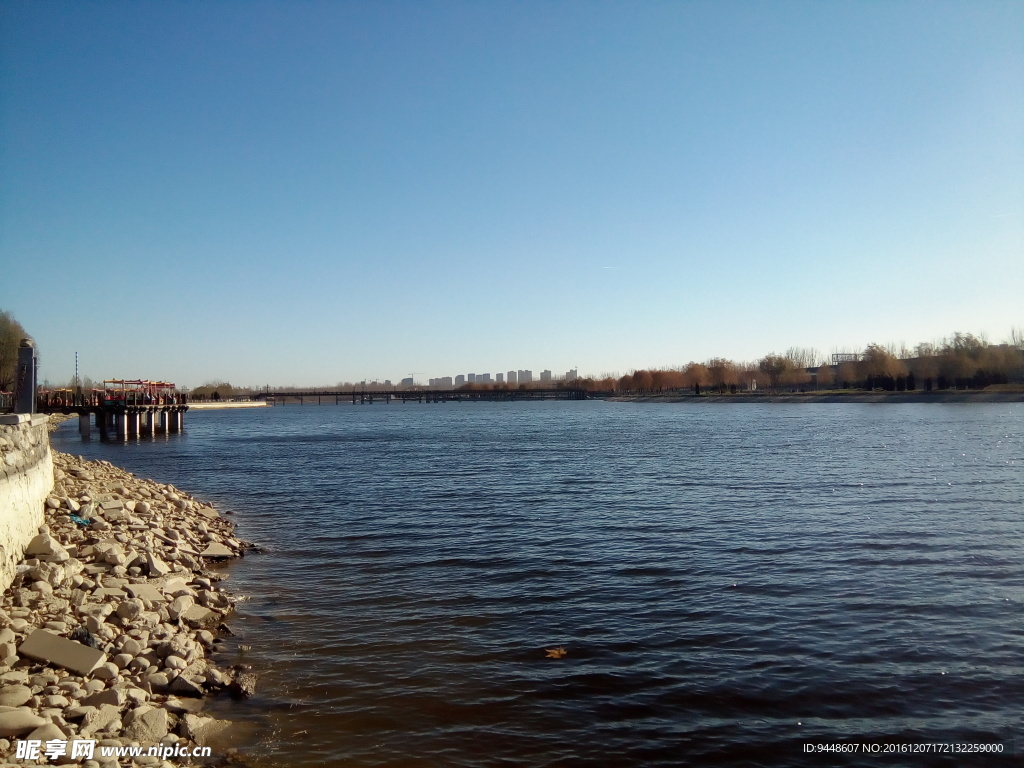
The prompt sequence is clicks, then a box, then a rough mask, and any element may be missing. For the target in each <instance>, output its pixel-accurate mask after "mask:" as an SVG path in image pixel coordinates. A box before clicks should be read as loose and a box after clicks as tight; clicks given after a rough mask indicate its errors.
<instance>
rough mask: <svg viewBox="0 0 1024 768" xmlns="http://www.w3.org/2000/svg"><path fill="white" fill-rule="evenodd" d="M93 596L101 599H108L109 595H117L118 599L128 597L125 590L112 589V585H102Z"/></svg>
mask: <svg viewBox="0 0 1024 768" xmlns="http://www.w3.org/2000/svg"><path fill="white" fill-rule="evenodd" d="M92 596H93V597H98V598H99V599H100V600H106V599H107V598H108V597H116V598H118V599H123V598H125V597H127V595H126V594H125V592H124V590H121V589H111V588H110V587H101V588H100V589H97V590H95V591H94V592H93V593H92Z"/></svg>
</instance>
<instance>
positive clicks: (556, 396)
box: [253, 388, 590, 405]
mask: <svg viewBox="0 0 1024 768" xmlns="http://www.w3.org/2000/svg"><path fill="white" fill-rule="evenodd" d="M253 398H254V399H261V400H266V401H267V402H268V403H269V404H270V405H284V404H285V403H286V402H291V403H298V404H299V405H305V403H306V402H309V403H316V404H318V405H322V404H323V403H330V402H331V401H332V400H333V401H334V404H335V405H340V404H341V403H342V402H345V403H348V402H351V403H352V404H353V405H355V404H356V403H360V404H364V405H365V404H370V405H372V404H373V403H374V401H376V402H379V403H380V402H383V403H385V404H390V403H391V402H392V401H400V402H402V403H409V402H413V403H448V402H463V401H482V400H488V401H499V402H504V401H509V400H587V399H589V398H590V393H589V392H587V390H585V389H569V388H565V389H398V390H383V389H381V390H344V391H328V390H306V391H302V392H298V391H295V392H290V391H288V392H260V393H259V394H255V395H253Z"/></svg>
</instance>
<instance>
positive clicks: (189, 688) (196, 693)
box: [169, 675, 203, 699]
mask: <svg viewBox="0 0 1024 768" xmlns="http://www.w3.org/2000/svg"><path fill="white" fill-rule="evenodd" d="M169 690H170V692H171V693H175V694H177V695H178V696H188V697H189V698H193V699H199V698H202V696H203V689H202V686H200V685H199V684H198V683H196V682H194V681H193V680H189V679H188V678H187V677H185V676H184V675H178V676H177V677H176V678H174V680H172V681H171V685H170V687H169Z"/></svg>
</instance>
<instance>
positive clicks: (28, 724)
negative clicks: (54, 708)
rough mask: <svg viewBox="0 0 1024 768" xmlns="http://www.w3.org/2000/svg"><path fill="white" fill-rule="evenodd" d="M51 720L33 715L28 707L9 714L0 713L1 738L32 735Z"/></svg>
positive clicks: (14, 710)
mask: <svg viewBox="0 0 1024 768" xmlns="http://www.w3.org/2000/svg"><path fill="white" fill-rule="evenodd" d="M49 722H50V721H49V720H46V719H45V718H42V717H39V715H34V714H32V710H31V709H29V708H28V707H19V708H18V709H12V710H10V711H9V712H0V736H2V737H4V738H5V739H6V738H11V737H12V736H22V735H24V734H26V733H31V732H32V731H34V730H35V729H36V728H39V727H40V726H43V725H46V724H47V723H49Z"/></svg>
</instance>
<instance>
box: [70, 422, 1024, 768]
mask: <svg viewBox="0 0 1024 768" xmlns="http://www.w3.org/2000/svg"><path fill="white" fill-rule="evenodd" d="M76 426H77V425H76V424H75V423H71V424H70V425H66V426H64V427H62V429H61V430H60V432H59V433H58V436H57V439H56V440H55V445H56V447H58V448H60V449H62V450H67V451H69V452H72V453H80V454H83V455H86V456H88V457H93V458H106V459H108V460H110V461H112V462H114V463H117V464H120V465H122V466H125V467H127V468H129V469H130V470H132V471H134V472H136V473H138V474H141V475H144V476H149V477H153V478H156V479H158V480H161V481H164V482H171V483H174V484H176V485H180V486H181V487H183V488H185V489H187V490H190V491H193V492H194V493H196V494H197V495H199V496H200V497H203V498H208V499H212V500H215V501H217V502H218V503H219V505H220V506H221V508H222V509H229V510H233V511H235V512H236V514H235V515H234V517H233V519H234V520H235V522H236V524H237V525H238V530H239V533H240V535H242V536H243V537H245V538H247V539H250V540H253V541H256V542H259V543H260V544H262V545H264V546H266V547H267V548H268V551H267V552H266V553H264V554H256V555H251V556H248V557H246V558H245V559H243V560H242V561H240V562H238V563H236V564H234V565H232V566H230V567H229V573H230V581H229V583H230V584H231V586H232V588H233V589H234V590H236V591H238V592H241V593H244V594H248V595H250V596H251V599H250V600H249V601H248V602H243V603H241V604H240V608H239V615H238V616H237V617H236V618H235V619H234V621H233V622H232V627H233V628H234V629H235V630H236V632H237V633H238V636H237V637H236V638H234V639H232V641H231V642H229V643H226V644H225V650H224V651H223V653H222V657H221V661H222V662H224V663H232V662H235V661H237V660H238V659H239V658H241V659H242V660H244V661H246V662H248V663H251V664H252V665H254V666H255V668H256V669H257V671H258V672H259V673H260V688H259V691H258V696H257V697H255V698H254V699H252V700H250V701H249V702H247V703H244V704H234V703H231V702H228V701H219V702H216V703H214V705H213V708H214V711H215V712H217V713H218V714H219V715H221V716H226V717H230V718H231V719H234V720H235V721H238V722H240V723H243V725H244V726H245V727H246V728H247V730H246V731H245V733H244V735H243V736H242V737H241V739H242V740H243V741H245V742H246V743H249V744H251V745H252V747H251V748H252V751H253V752H254V753H255V754H256V756H257V757H256V758H255V759H254V763H256V764H258V765H288V766H324V765H330V766H355V767H362V766H389V767H391V766H414V765H415V766H679V765H709V764H713V765H726V766H757V765H766V766H776V765H803V764H806V765H833V764H850V765H885V766H892V765H965V764H993V763H1001V764H1006V763H1007V762H1008V761H1012V760H1014V758H1008V757H1005V756H1004V757H1002V758H1000V759H998V760H996V759H993V758H991V757H988V758H986V757H985V756H979V755H967V756H965V755H945V756H943V755H935V754H932V755H906V754H904V755H891V754H890V755H883V756H878V757H869V756H867V755H864V754H863V753H860V754H856V755H854V756H847V757H843V756H837V755H831V754H830V755H805V754H804V752H803V749H804V746H803V745H804V744H805V743H822V742H846V743H851V744H854V743H856V744H862V743H877V744H883V745H884V744H893V743H910V742H954V743H998V744H1000V745H1001V746H1002V748H1003V749H1004V750H1005V752H1010V751H1013V750H1015V749H1016V740H1019V739H1020V738H1021V736H1022V735H1024V725H1022V715H1021V709H1020V704H1021V701H1022V700H1024V675H1022V672H1024V625H1022V621H1021V619H1022V616H1024V613H1022V610H1021V608H1022V604H1024V589H1022V588H1024V535H1022V534H1024V407H1022V406H1021V405H1018V404H990V405H903V406H900V405H858V404H848V405H847V404H829V405H792V406H791V405H742V406H736V405H718V406H687V405H637V404H629V403H601V402H530V403H466V404H457V403H449V404H444V405H429V406H428V405H418V404H410V405H405V406H402V405H390V406H385V405H380V404H378V405H374V406H351V405H343V406H333V405H332V406H323V407H311V406H305V407H299V406H294V407H291V406H289V407H279V408H276V409H263V410H247V411H205V412H192V413H189V414H188V416H187V417H186V429H187V432H186V433H185V434H183V435H180V436H169V437H166V438H164V437H161V438H158V439H156V440H155V441H152V442H140V443H133V444H127V445H117V444H100V443H99V442H98V441H96V440H93V441H92V442H90V443H87V444H83V443H81V442H80V441H79V440H78V438H77V436H76V435H75V432H74V430H75V427H76ZM241 646H250V647H251V650H245V649H244V648H242V647H241ZM556 646H563V647H564V648H565V649H566V651H567V655H566V656H565V657H564V658H561V659H551V658H546V654H545V649H547V648H552V647H556ZM1021 746H1022V747H1024V742H1021ZM883 748H884V747H883ZM1017 759H1020V758H1017Z"/></svg>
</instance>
